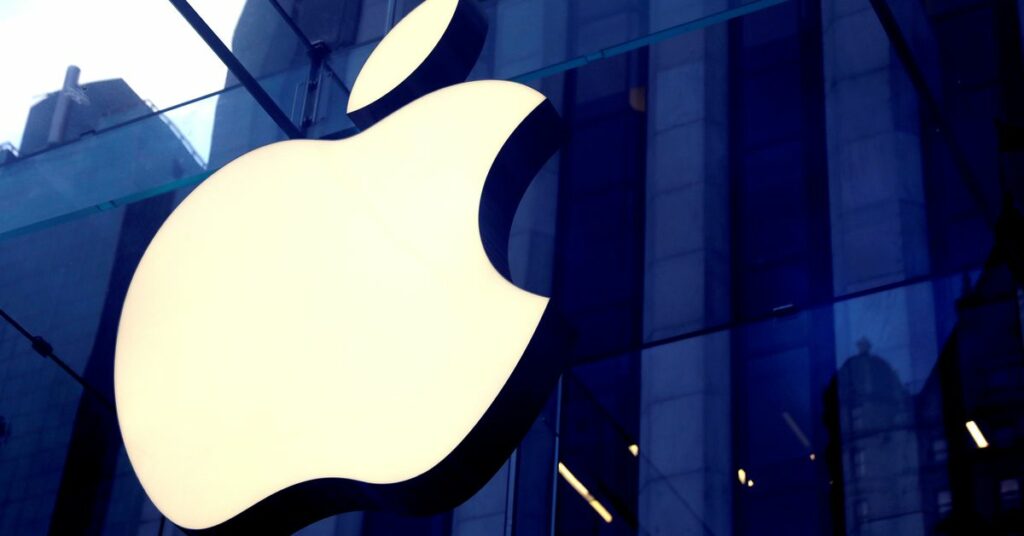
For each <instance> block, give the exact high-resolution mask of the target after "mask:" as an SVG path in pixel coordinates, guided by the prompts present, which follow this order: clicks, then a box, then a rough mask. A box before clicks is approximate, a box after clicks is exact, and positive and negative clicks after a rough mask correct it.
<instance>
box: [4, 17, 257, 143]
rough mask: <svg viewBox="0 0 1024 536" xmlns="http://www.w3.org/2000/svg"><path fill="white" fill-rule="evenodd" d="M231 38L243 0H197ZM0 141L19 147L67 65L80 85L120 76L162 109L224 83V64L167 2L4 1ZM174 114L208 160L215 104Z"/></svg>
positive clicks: (209, 20) (211, 22) (224, 36)
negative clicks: (33, 113) (31, 115)
mask: <svg viewBox="0 0 1024 536" xmlns="http://www.w3.org/2000/svg"><path fill="white" fill-rule="evenodd" d="M191 3H192V5H193V6H194V7H195V9H196V11H198V12H199V14H200V15H202V16H203V18H204V19H205V20H206V21H207V24H209V25H210V26H211V27H212V28H213V29H214V31H216V32H217V34H218V36H219V37H220V38H221V39H222V40H223V41H224V42H226V43H229V44H230V42H231V36H232V35H233V33H234V28H235V25H236V23H237V21H238V15H239V13H241V10H242V6H243V5H244V4H245V0H192V2H191ZM0 55H2V57H3V60H2V62H0V66H2V67H0V142H4V141H10V142H11V143H13V144H14V145H15V146H16V147H17V146H20V145H21V135H22V130H23V129H24V126H25V119H26V118H27V117H28V111H29V108H30V107H31V106H32V104H34V103H36V102H38V101H39V100H40V99H41V98H42V97H44V96H45V95H46V94H47V93H49V92H52V91H56V90H58V89H60V87H61V84H62V83H63V81H64V72H65V70H66V69H67V66H68V65H77V66H78V67H80V68H81V70H82V75H81V78H80V82H82V83H85V82H92V81H96V80H106V79H110V78H123V79H125V81H126V82H127V83H128V85H130V86H131V87H132V89H134V90H135V92H136V93H138V94H139V96H140V97H142V98H143V99H147V100H149V101H151V102H153V104H155V105H156V106H157V107H158V108H166V107H168V106H172V105H174V104H178V103H180V102H182V101H185V100H188V99H191V98H193V97H197V96H200V95H203V94H205V93H210V92H212V91H216V90H218V89H220V88H222V87H224V79H225V76H226V74H227V69H226V68H225V67H224V64H223V63H221V62H220V60H219V59H217V56H216V55H214V54H213V52H211V51H210V49H209V48H207V46H206V44H205V43H203V41H202V40H201V39H200V38H199V36H198V35H196V33H195V31H193V30H192V27H191V26H189V25H188V23H186V22H185V20H184V19H183V18H182V17H181V16H180V15H179V14H178V12H177V11H176V10H175V9H174V7H173V6H172V5H171V4H170V2H168V1H167V0H89V1H83V0H2V1H0ZM209 100H210V101H211V102H204V103H203V104H202V105H198V106H195V107H194V109H190V110H183V111H181V112H178V113H176V114H174V115H173V116H171V120H172V121H174V122H175V124H176V125H177V126H178V128H179V129H180V130H181V131H182V132H183V133H184V134H185V136H186V137H188V138H189V141H190V142H191V143H192V145H193V146H194V147H195V148H196V149H197V150H198V151H199V153H200V154H201V155H202V156H203V157H204V158H205V157H206V156H207V155H208V154H209V145H210V133H211V132H210V131H211V128H212V119H213V111H214V105H215V103H214V102H212V101H213V100H214V99H209Z"/></svg>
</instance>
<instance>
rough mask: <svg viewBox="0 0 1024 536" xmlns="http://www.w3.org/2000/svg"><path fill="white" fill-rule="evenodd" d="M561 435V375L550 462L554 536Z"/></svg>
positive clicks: (553, 530)
mask: <svg viewBox="0 0 1024 536" xmlns="http://www.w3.org/2000/svg"><path fill="white" fill-rule="evenodd" d="M561 435H562V376H559V377H558V388H557V389H556V390H555V454H554V462H553V463H552V464H551V525H550V526H551V531H550V535H551V536H555V513H556V512H557V511H558V464H559V463H560V461H561V460H560V457H561V453H560V452H559V441H560V440H561V439H560V438H561Z"/></svg>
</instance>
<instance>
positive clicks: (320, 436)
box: [115, 0, 556, 530]
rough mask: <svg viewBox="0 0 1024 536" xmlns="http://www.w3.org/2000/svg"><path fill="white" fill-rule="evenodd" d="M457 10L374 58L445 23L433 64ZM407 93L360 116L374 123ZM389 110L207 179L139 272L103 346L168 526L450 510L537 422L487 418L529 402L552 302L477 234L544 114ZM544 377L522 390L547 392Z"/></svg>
mask: <svg viewBox="0 0 1024 536" xmlns="http://www.w3.org/2000/svg"><path fill="white" fill-rule="evenodd" d="M464 7H465V5H464V3H460V2H458V1H456V0H428V1H427V2H425V3H424V4H423V5H422V6H421V7H419V8H417V10H416V11H414V12H413V13H412V14H411V15H410V16H409V17H408V18H409V19H410V20H409V21H403V23H402V24H399V26H398V27H396V28H395V31H394V32H393V34H394V35H389V37H388V39H391V38H392V37H395V36H398V37H400V36H401V35H402V34H403V33H404V34H410V33H411V32H413V31H414V30H417V28H415V27H414V26H415V24H416V23H417V22H416V21H417V20H419V21H420V24H425V25H428V26H429V25H437V24H440V23H444V24H445V26H442V28H441V29H440V30H437V29H434V30H433V31H434V32H435V33H436V34H437V42H444V40H445V39H447V37H448V36H449V34H450V33H451V28H452V27H453V26H455V20H456V17H457V16H458V14H457V13H456V10H457V9H462V8H464ZM417 17H418V19H417ZM437 21H440V23H439V22H437ZM403 28H404V29H403ZM410 28H411V29H410ZM429 29H430V28H428V30H429ZM419 31H420V35H421V39H426V41H427V42H428V44H429V42H430V41H431V40H432V38H431V37H430V34H429V32H427V34H426V37H422V36H423V35H424V34H423V29H422V28H421V29H419ZM392 43H393V42H392ZM385 44H388V45H389V46H390V47H391V48H392V49H394V48H395V46H394V45H392V44H391V43H389V41H388V40H387V39H386V40H385V42H384V43H382V45H381V47H384V45H385ZM418 46H423V45H422V43H420V44H419V45H418ZM436 46H437V45H436V43H435V48H436ZM477 50H478V49H477ZM384 53H387V51H386V50H385V52H384ZM424 57H427V56H424ZM474 59H475V54H474ZM372 60H373V58H372V57H371V61H368V63H367V67H365V68H364V72H362V73H360V78H361V79H362V78H363V77H364V76H367V75H366V70H367V69H369V68H370V67H372V66H373V64H374V62H373V61H372ZM424 61H425V60H424V59H423V58H420V59H417V60H416V61H411V62H410V63H409V65H408V66H406V67H404V69H405V70H406V71H409V72H413V71H415V70H416V69H419V68H421V66H422V65H423V63H424ZM378 63H379V62H378ZM407 74H408V73H407ZM414 74H416V73H415V72H413V74H411V75H409V76H407V77H406V78H404V79H403V78H402V77H401V76H398V75H395V74H393V73H392V74H391V75H390V76H391V78H390V81H387V80H386V81H385V82H384V83H383V85H381V86H380V87H379V88H376V89H370V90H366V91H363V93H364V94H365V93H367V91H368V94H369V96H368V97H366V96H363V97H359V98H361V99H363V100H364V101H365V102H364V104H365V105H367V106H369V105H370V104H372V103H373V102H385V101H386V99H387V98H389V95H391V96H393V95H394V94H395V91H396V88H397V90H402V91H409V88H408V87H407V86H403V85H402V84H403V83H404V82H403V80H406V81H407V80H410V79H413V78H414V76H413V75H414ZM463 75H464V73H463ZM384 78H387V77H384ZM357 85H358V82H357ZM353 95H354V97H353V98H356V97H357V96H358V95H357V94H356V92H355V91H354V92H353ZM374 95H376V96H377V97H378V98H376V99H375V98H374ZM405 100H410V99H405ZM393 102H394V103H397V104H392V105H390V106H391V108H395V107H396V106H397V109H395V110H390V109H388V110H386V111H385V114H384V115H385V117H384V118H383V119H380V120H376V119H377V118H375V117H373V118H371V120H370V121H367V122H368V123H369V122H372V123H374V124H373V125H372V126H371V127H370V128H367V129H366V130H364V131H363V132H361V133H360V134H358V135H356V136H353V137H351V138H348V139H345V140H340V141H310V140H293V141H285V142H280V143H275V144H272V145H268V146H266V147H263V148H260V149H257V150H254V151H252V152H250V153H248V154H246V155H244V156H242V157H240V158H238V159H236V160H235V161H233V162H231V163H230V164H228V165H226V166H224V167H223V168H222V169H221V170H219V171H218V172H216V173H215V174H213V175H212V176H211V177H210V178H209V179H207V180H206V181H205V182H204V183H203V184H202V185H200V186H199V187H198V188H197V189H196V190H195V191H194V192H192V193H191V194H190V195H189V196H188V197H187V198H186V199H185V200H184V201H183V202H182V203H181V205H180V206H179V207H178V208H177V209H176V210H175V211H174V213H173V214H172V215H171V217H170V218H168V220H167V221H166V222H165V223H164V225H163V226H162V227H161V229H160V230H159V232H158V233H157V235H156V236H155V238H154V239H153V241H152V243H151V244H150V245H149V248H148V249H147V251H146V253H145V255H144V256H143V258H142V260H141V262H140V264H139V266H138V268H137V270H136V273H135V275H134V278H133V280H132V283H131V286H130V288H129V291H128V294H127V297H126V300H125V305H124V309H123V312H122V317H121V324H120V327H119V333H118V341H117V352H116V359H115V391H116V398H117V410H118V419H119V422H120V426H121V431H122V435H123V437H124V443H125V447H126V450H127V453H128V456H129V458H130V460H131V463H132V466H133V467H134V469H135V472H136V474H137V475H138V477H139V480H140V482H141V483H142V485H143V487H144V488H145V490H146V492H147V494H148V495H149V497H150V498H151V499H152V500H153V502H154V504H155V505H156V506H157V507H158V508H159V509H160V511H161V512H163V513H164V514H165V515H166V516H167V517H168V518H169V519H170V520H172V521H173V522H174V523H176V524H178V525H179V526H181V527H184V528H187V529H195V530H202V529H209V528H211V527H214V528H216V527H224V526H226V525H224V524H225V523H228V522H230V521H231V520H232V519H233V518H235V517H236V516H239V515H240V514H242V513H243V512H247V511H249V510H253V509H259V508H262V509H264V510H268V511H271V510H273V508H278V509H280V507H281V505H282V504H284V502H287V501H286V499H287V498H288V497H290V496H294V497H301V498H302V500H305V501H307V502H309V501H312V502H313V503H316V507H315V508H311V510H315V512H313V513H311V514H309V515H307V516H306V518H305V519H302V520H300V521H298V522H296V523H297V524H298V525H299V526H301V524H303V523H307V522H309V521H311V520H312V519H315V517H316V516H318V515H319V516H322V515H324V514H325V513H329V512H333V511H344V510H347V509H354V508H373V507H387V506H388V505H389V504H396V505H398V509H401V510H411V511H414V510H416V509H417V508H416V504H417V501H419V500H421V499H422V497H419V496H422V495H424V494H425V493H426V492H429V491H430V489H431V487H435V488H436V487H437V485H436V484H435V483H434V482H436V481H438V480H439V479H443V480H449V481H450V482H451V486H453V487H456V488H458V487H459V486H461V489H460V490H459V491H458V495H459V496H460V497H461V496H465V495H466V493H471V492H472V491H473V490H474V489H475V487H479V485H482V483H483V482H485V481H486V478H487V477H488V476H489V475H482V476H480V475H471V476H467V475H465V474H463V475H461V476H460V475H459V471H460V470H461V471H463V472H465V471H467V470H472V469H473V468H474V467H477V468H479V467H482V468H484V469H485V470H491V469H490V468H491V467H492V466H494V465H495V462H494V461H492V459H493V460H495V461H496V462H497V463H498V464H500V460H501V459H502V458H501V457H502V456H506V455H507V452H505V450H507V445H506V444H507V443H508V441H507V440H505V441H504V442H503V443H502V444H501V446H500V448H496V450H495V452H493V453H491V452H487V447H486V445H485V444H486V443H487V440H486V436H488V435H489V434H491V435H495V437H498V436H502V434H505V435H507V436H508V438H513V437H514V435H515V433H518V432H515V433H513V432H511V431H510V432H507V433H506V432H502V433H498V432H497V431H500V430H501V428H502V427H503V426H506V425H507V426H509V427H510V429H511V430H518V429H520V428H523V426H522V422H528V421H530V420H532V415H529V413H530V412H531V411H532V412H533V415H535V410H534V409H533V408H534V407H537V404H538V403H537V401H536V400H537V399H538V396H536V395H533V394H531V395H530V396H529V400H526V399H523V401H522V405H523V407H524V408H525V409H524V411H525V412H526V413H527V414H528V415H525V417H526V418H525V419H524V418H523V417H524V416H516V417H515V418H514V419H512V420H514V421H515V423H513V422H508V423H503V421H502V417H501V416H502V415H506V414H508V415H511V414H513V413H514V410H512V411H511V412H510V410H509V408H512V407H514V406H515V405H516V404H517V397H518V396H519V395H517V394H516V393H520V392H526V391H528V389H526V390H524V388H523V387H521V386H511V382H510V378H512V377H513V375H514V374H513V373H514V372H516V371H517V370H518V371H519V372H518V374H519V375H520V376H523V375H527V374H528V371H525V370H526V368H529V367H525V366H524V365H523V364H522V363H521V362H522V361H523V360H524V359H525V358H524V356H526V355H527V354H528V353H530V352H528V349H531V348H532V350H530V351H531V352H532V353H533V354H538V353H539V352H540V350H538V347H539V345H540V343H539V342H538V341H537V340H536V339H537V337H538V333H539V331H540V330H539V327H538V326H540V325H541V324H542V320H543V319H544V318H545V315H546V311H547V309H548V302H549V299H548V298H546V297H543V296H538V295H536V294H532V293H530V292H527V291H525V290H522V289H520V288H517V287H516V286H514V285H513V284H512V283H510V282H509V280H508V279H507V278H506V277H505V276H507V273H505V274H504V275H505V276H503V273H502V272H507V268H505V269H504V270H502V271H501V272H499V270H498V269H496V268H495V264H494V261H495V258H496V257H497V258H500V257H502V255H503V253H499V254H495V253H493V251H492V250H494V247H492V248H491V250H488V249H487V244H486V241H484V240H482V238H481V231H482V230H483V229H484V228H494V227H497V228H498V229H499V232H498V236H499V239H498V240H497V244H498V246H497V247H498V249H500V248H501V246H502V245H505V244H507V236H504V239H502V238H501V233H502V232H505V233H507V226H508V225H510V221H511V215H510V214H507V213H506V214H500V215H498V216H496V221H497V222H498V223H497V224H496V225H495V224H493V222H489V221H485V219H486V218H485V217H484V216H485V214H484V212H483V211H484V207H486V206H488V204H489V203H491V201H489V200H488V199H486V197H487V196H497V195H499V194H500V193H501V192H502V191H503V190H504V189H506V187H505V186H503V185H502V184H501V182H500V181H502V180H508V179H507V177H506V175H509V176H511V175H516V174H517V173H519V174H520V175H521V174H522V173H523V172H528V173H529V176H527V177H519V179H518V181H519V182H518V183H515V184H520V185H521V186H520V187H513V188H511V189H512V190H514V191H515V192H516V194H515V195H514V196H513V197H514V198H515V199H514V202H515V203H517V202H518V198H519V197H521V195H522V190H523V189H525V184H528V182H529V177H532V175H533V173H534V172H535V171H536V169H535V168H536V167H538V166H539V165H540V164H541V163H543V161H544V160H546V159H547V157H548V156H550V153H551V152H553V150H554V147H553V146H552V147H546V148H543V150H542V152H546V154H543V155H541V156H539V157H533V158H532V160H533V161H532V162H531V163H528V164H527V165H525V167H524V168H523V169H521V170H520V169H517V165H516V163H515V159H516V158H518V157H520V156H522V155H524V154H527V153H524V152H523V151H522V150H510V147H512V144H513V143H514V144H519V145H522V144H524V143H526V144H528V143H529V142H530V139H526V138H529V137H531V136H535V135H536V133H537V132H539V130H538V129H539V128H541V127H542V124H541V123H540V122H538V121H539V120H538V119H537V118H539V117H548V116H549V115H550V114H552V113H553V111H552V109H551V108H550V104H549V103H547V101H546V100H545V98H544V97H543V95H541V94H540V93H538V92H536V91H534V90H533V89H531V88H529V87H527V86H524V85H521V84H516V83H511V82H503V81H494V80H487V81H478V82H468V83H461V84H457V85H454V86H451V87H447V88H444V89H440V90H437V91H433V92H431V93H429V94H426V95H424V96H421V97H419V98H417V99H414V100H410V102H408V103H407V104H406V103H404V102H402V99H398V100H396V101H393ZM353 117H355V116H353ZM499 168H500V169H499ZM495 192H497V193H495ZM499 201H500V200H498V201H494V202H493V203H491V204H494V203H497V205H501V203H502V202H503V203H505V204H506V205H507V204H508V202H507V201H500V202H499ZM482 203H483V206H482ZM499 212H500V211H499ZM506 212H507V211H506ZM498 262H499V263H500V262H501V261H500V260H499V261H498ZM506 266H507V263H506ZM531 359H533V361H534V364H532V365H530V367H537V366H538V365H537V364H536V363H539V362H540V361H541V360H542V359H543V357H542V356H541V357H536V356H535V357H533V358H531ZM517 367H518V368H517ZM531 370H532V369H531ZM538 370H539V369H538ZM524 371H525V372H524ZM545 371H546V372H545V374H543V377H537V379H536V381H537V382H538V385H548V384H550V382H551V379H552V378H553V377H554V374H556V372H555V371H554V370H553V369H552V368H550V367H548V368H546V369H545ZM529 374H533V373H529ZM529 381H530V378H527V377H524V378H521V379H519V380H517V382H519V383H524V382H529ZM499 402H500V404H499ZM485 414H486V415H488V417H487V418H486V419H485ZM485 421H486V423H485ZM485 424H486V426H485ZM502 437H504V436H502ZM482 438H483V439H482ZM481 445H483V446H481ZM456 454H458V456H456ZM485 458H486V463H484V462H481V461H480V460H482V459H485ZM467 460H470V461H467ZM442 462H444V463H442ZM449 466H451V467H456V468H455V469H445V473H444V475H441V474H440V473H438V471H440V469H438V468H439V467H449ZM458 467H461V468H462V469H458ZM493 468H494V469H496V466H495V467H493ZM432 472H433V473H432ZM427 476H430V478H427ZM442 477H443V478H442ZM458 482H463V483H462V484H458ZM310 483H313V484H310ZM333 483H340V484H337V485H335V484H333ZM421 483H422V484H421ZM374 485H379V486H381V487H380V488H379V489H378V488H374V487H373V486H374ZM389 485H390V486H392V487H393V488H394V489H395V490H396V491H395V493H394V495H395V497H394V499H393V500H385V499H383V498H382V497H386V496H387V494H388V492H389V491H388V490H391V489H392V488H390V487H388V486H389ZM289 490H290V491H289ZM296 490H301V491H302V492H301V493H299V491H296ZM311 490H312V491H311ZM317 493H319V495H317ZM289 494H290V495H289ZM282 497H284V498H282ZM311 497H315V498H312V499H311ZM423 500H425V499H423ZM317 501H320V502H317ZM321 503H323V504H321ZM328 503H330V504H328ZM257 507H258V508H257ZM426 509H429V508H426ZM261 515H264V517H268V516H270V515H272V514H261ZM227 526H230V525H227ZM282 526H285V525H282Z"/></svg>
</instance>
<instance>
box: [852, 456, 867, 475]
mask: <svg viewBox="0 0 1024 536" xmlns="http://www.w3.org/2000/svg"><path fill="white" fill-rule="evenodd" d="M853 472H854V474H856V475H857V476H864V475H866V474H867V473H868V464H867V455H865V453H864V451H863V450H856V451H854V452H853Z"/></svg>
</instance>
